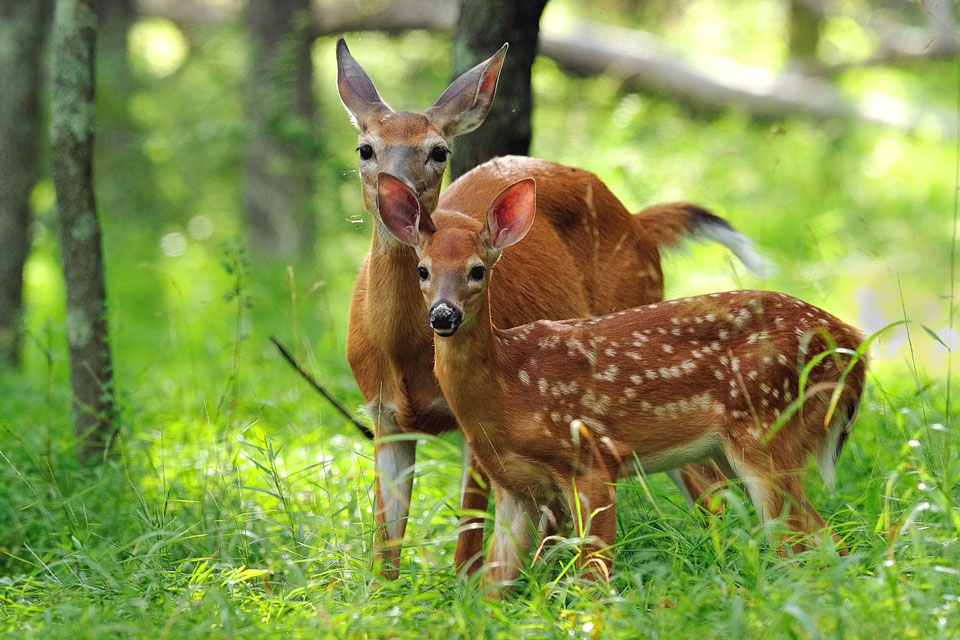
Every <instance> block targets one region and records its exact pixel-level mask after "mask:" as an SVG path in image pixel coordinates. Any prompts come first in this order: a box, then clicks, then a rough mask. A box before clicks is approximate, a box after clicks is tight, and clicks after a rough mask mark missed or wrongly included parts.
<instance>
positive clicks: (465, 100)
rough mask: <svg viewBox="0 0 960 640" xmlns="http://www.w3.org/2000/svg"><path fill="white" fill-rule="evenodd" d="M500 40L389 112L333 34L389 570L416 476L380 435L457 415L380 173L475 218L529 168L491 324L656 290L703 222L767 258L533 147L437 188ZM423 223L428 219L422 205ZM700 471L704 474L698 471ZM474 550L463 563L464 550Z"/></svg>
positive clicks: (477, 489)
mask: <svg viewBox="0 0 960 640" xmlns="http://www.w3.org/2000/svg"><path fill="white" fill-rule="evenodd" d="M506 51H507V45H504V46H503V48H501V49H500V50H499V51H498V52H497V53H495V54H494V55H493V56H492V57H491V58H490V59H488V60H486V61H484V62H482V63H480V64H479V65H477V66H476V67H474V68H473V69H470V70H469V71H467V72H466V73H465V74H463V75H462V76H460V77H459V78H457V79H456V80H455V81H454V82H453V83H452V84H451V85H450V86H449V87H448V88H447V89H446V91H444V92H443V94H442V95H441V96H440V97H439V98H438V99H437V101H436V102H435V103H434V104H433V105H432V106H430V107H429V108H428V109H427V110H426V111H424V112H423V113H408V112H396V111H394V110H393V109H391V108H390V107H389V106H388V105H387V104H386V103H385V102H384V101H383V99H382V98H381V97H380V94H379V93H378V92H377V89H376V87H374V85H373V82H372V81H371V80H370V78H369V76H368V75H367V74H366V72H365V71H364V70H363V69H362V68H361V67H360V65H359V64H358V63H357V62H356V60H354V58H353V57H352V56H351V55H350V52H349V50H348V48H347V45H346V43H345V42H344V40H343V39H342V38H341V39H340V40H339V41H338V42H337V88H338V90H339V93H340V98H341V100H342V101H343V104H344V106H345V107H346V109H347V112H348V113H349V114H350V118H351V120H352V121H353V123H354V125H355V126H356V127H357V128H358V129H359V131H360V138H359V144H358V147H357V150H358V152H359V156H360V179H361V183H362V187H363V203H364V206H365V208H366V209H367V211H369V212H370V213H371V214H372V215H373V217H374V220H375V224H374V225H373V238H372V241H371V245H370V251H369V253H368V254H367V256H366V258H365V259H364V262H363V265H362V266H361V268H360V273H359V275H358V277H357V284H356V287H355V289H354V292H353V299H352V303H351V309H350V323H349V329H348V335H347V359H348V361H349V363H350V367H351V369H352V371H353V375H354V378H355V379H356V381H357V385H358V386H359V387H360V391H361V393H362V394H363V397H364V399H365V400H366V403H367V411H368V413H369V415H370V417H371V419H372V420H373V422H374V425H375V432H376V436H377V442H376V444H375V445H374V460H375V462H374V464H375V467H376V483H377V507H376V514H375V519H376V524H377V541H378V542H377V544H378V556H379V557H380V559H381V560H382V566H383V569H382V573H383V575H385V576H387V577H395V576H396V575H397V562H398V559H399V556H400V544H401V542H402V540H403V535H404V531H405V529H406V522H407V515H408V513H409V507H410V494H411V490H412V482H413V476H412V467H413V464H414V459H415V453H416V443H415V441H413V440H402V441H398V440H390V439H381V438H382V437H384V436H390V435H394V434H399V433H427V434H436V433H440V432H442V431H447V430H451V429H456V428H457V424H456V421H455V420H454V417H453V415H452V414H451V412H450V410H449V408H448V407H447V404H446V402H445V400H444V398H443V395H442V394H441V392H440V387H439V386H438V385H437V381H436V379H435V378H434V375H433V343H432V335H431V333H430V330H429V327H427V326H425V325H424V324H423V323H422V322H421V321H420V319H421V316H422V312H423V309H422V301H421V300H420V295H419V289H418V285H417V278H416V271H415V267H416V264H417V257H416V253H415V252H414V250H413V249H412V248H411V247H408V246H406V245H404V244H403V243H400V242H397V241H396V240H395V239H394V238H393V236H392V235H391V234H390V233H389V232H387V230H386V228H385V227H384V225H383V221H382V220H381V219H380V217H379V214H378V207H377V175H378V173H379V172H382V171H386V172H389V173H392V174H394V175H396V176H397V177H398V178H400V179H401V180H402V181H403V182H405V183H406V184H407V185H408V186H409V187H410V188H411V189H412V190H413V192H414V193H415V196H416V198H417V200H418V201H419V202H420V204H421V206H422V207H423V209H424V211H426V212H430V211H433V210H434V209H435V208H437V206H438V203H439V206H441V207H443V206H448V207H449V206H451V204H452V203H456V206H455V208H456V209H457V210H458V211H460V212H462V214H463V215H466V216H469V217H473V218H475V219H477V220H482V219H483V216H484V215H485V213H486V205H487V204H488V203H489V202H491V201H492V200H493V198H494V197H495V196H496V195H497V194H498V193H500V191H501V190H503V189H504V188H505V187H507V186H508V185H510V184H511V183H513V182H515V181H517V180H519V179H521V178H526V177H533V178H535V179H536V180H537V182H538V184H540V185H541V192H542V196H541V198H540V199H539V201H538V203H537V206H538V216H537V220H538V222H537V224H536V225H534V229H533V231H532V232H531V233H532V234H533V237H534V238H535V239H536V240H535V241H534V242H529V243H527V246H526V250H525V251H524V252H522V253H519V252H518V253H510V252H508V253H507V254H506V255H505V256H504V264H503V267H502V268H501V270H500V277H499V278H498V279H497V283H496V284H495V285H494V287H493V290H492V295H493V307H492V308H493V314H494V318H495V320H496V322H497V324H498V326H503V327H511V326H515V325H517V324H522V323H525V322H530V321H533V320H536V319H540V318H555V319H559V318H567V317H576V316H585V315H595V314H603V313H608V312H610V311H616V310H619V309H624V308H628V307H633V306H636V305H640V304H645V303H649V302H654V301H657V300H661V299H662V298H663V274H662V272H661V269H660V254H659V249H660V247H663V246H667V245H670V244H673V243H676V242H679V241H680V240H682V239H683V238H686V237H690V236H693V235H701V236H705V237H707V238H711V239H714V240H717V241H719V242H721V243H722V244H724V245H725V246H727V247H729V248H730V249H731V250H732V251H733V252H734V253H735V254H736V255H737V256H738V257H739V258H740V259H741V260H742V261H743V262H744V263H745V264H746V265H747V266H748V267H752V268H754V269H757V268H758V267H760V266H762V264H763V261H762V259H761V258H760V257H759V256H757V255H756V253H754V251H753V249H752V246H751V243H750V241H749V240H748V239H747V238H745V237H744V236H742V235H740V234H739V233H737V232H736V231H734V230H733V229H732V228H731V227H730V225H729V224H727V223H726V222H725V221H723V220H722V219H720V218H718V217H716V216H714V215H713V214H711V213H709V212H707V211H705V210H704V209H702V208H700V207H697V206H694V205H691V204H685V203H674V204H665V205H657V206H655V207H651V208H649V209H646V210H644V211H641V212H640V213H639V214H636V215H631V214H630V212H629V211H627V210H626V208H624V206H623V204H621V203H620V201H619V200H618V199H617V198H616V197H615V196H614V195H613V194H612V193H611V192H610V190H609V189H608V188H607V187H606V185H605V184H604V183H603V182H602V181H601V180H600V179H598V178H597V176H595V175H594V174H592V173H590V172H588V171H583V170H581V169H575V168H571V167H565V166H562V165H558V164H554V163H551V162H545V161H542V160H536V159H533V158H526V157H517V156H507V157H503V158H497V159H494V160H492V161H490V162H487V163H485V164H483V165H480V166H479V167H476V168H475V169H473V170H472V171H470V172H468V173H467V174H465V175H463V176H462V177H460V178H459V179H458V180H456V181H455V182H454V183H453V184H451V185H450V187H449V188H448V189H447V190H446V191H445V192H444V194H443V195H442V196H441V195H439V192H440V183H441V179H442V177H443V172H444V169H445V167H446V163H447V156H448V154H449V153H450V147H451V146H452V143H453V139H454V138H455V137H456V136H458V135H462V134H464V133H467V132H469V131H472V130H474V129H475V128H476V127H478V126H480V124H481V123H482V122H483V120H484V118H485V117H486V114H487V112H488V110H489V108H490V105H491V104H492V102H493V99H494V94H495V92H496V87H497V79H498V77H499V73H500V67H501V65H502V63H503V58H504V56H505V55H506ZM422 224H424V225H429V218H427V217H424V218H423V222H422ZM469 461H470V452H469V448H468V447H467V445H466V443H464V474H463V486H462V508H463V511H464V513H465V514H466V515H465V516H464V517H463V519H462V522H461V528H460V535H459V538H458V541H457V550H456V554H455V557H454V562H455V565H456V566H457V567H458V569H459V568H461V567H463V566H465V565H467V569H468V570H472V569H474V568H475V567H477V566H479V562H471V560H472V559H475V560H477V561H479V554H480V551H481V546H482V545H481V543H482V534H483V530H482V528H483V521H482V520H480V519H476V518H472V517H471V516H470V515H469V514H470V513H471V512H474V513H475V512H476V511H478V510H479V511H482V510H485V509H486V505H487V497H488V492H487V490H486V489H485V488H484V484H485V483H482V482H480V481H479V480H478V478H477V477H476V476H475V475H474V474H472V473H469ZM672 477H673V478H674V481H675V482H677V483H678V486H680V487H681V489H682V490H684V491H685V494H686V496H687V498H688V500H689V499H690V497H691V496H693V497H696V496H699V495H701V493H702V492H703V490H704V488H705V487H706V486H709V484H710V483H711V482H713V481H715V480H718V479H719V477H718V475H717V474H716V473H713V472H712V471H711V469H710V468H709V467H704V468H695V469H694V470H693V472H687V473H686V474H685V476H684V478H683V481H680V480H679V479H678V478H679V477H678V476H677V475H676V474H674V475H673V476H672ZM698 478H700V479H698ZM468 563H469V564H468Z"/></svg>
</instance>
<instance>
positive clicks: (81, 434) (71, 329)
mask: <svg viewBox="0 0 960 640" xmlns="http://www.w3.org/2000/svg"><path fill="white" fill-rule="evenodd" d="M96 27H97V13H96V0H58V1H57V5H56V13H55V16H54V25H53V42H54V71H53V98H52V103H51V114H50V144H51V171H52V173H53V183H54V186H55V187H56V191H57V212H58V214H59V220H60V248H61V252H62V254H63V256H62V259H63V274H64V279H65V281H66V285H67V344H68V346H69V349H70V387H71V390H72V392H73V412H74V429H75V432H76V434H77V437H78V438H79V454H80V457H81V459H83V460H89V459H91V458H94V457H95V456H98V455H102V453H103V452H104V451H105V450H106V449H107V447H108V446H109V444H110V440H111V438H112V436H113V433H114V424H115V408H114V402H113V370H112V365H111V359H110V348H109V344H108V342H107V317H106V311H107V304H106V290H105V287H104V274H103V257H102V254H101V247H100V222H99V221H98V219H97V213H96V211H97V210H96V206H95V203H94V197H93V134H94V91H93V88H94V51H95V45H96V32H97V28H96Z"/></svg>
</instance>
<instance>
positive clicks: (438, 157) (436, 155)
mask: <svg viewBox="0 0 960 640" xmlns="http://www.w3.org/2000/svg"><path fill="white" fill-rule="evenodd" d="M449 154H450V149H447V148H446V147H445V146H443V145H437V146H435V147H434V148H433V151H431V152H430V159H431V160H433V161H434V162H446V161H447V155H449Z"/></svg>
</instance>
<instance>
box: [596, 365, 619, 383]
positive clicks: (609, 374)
mask: <svg viewBox="0 0 960 640" xmlns="http://www.w3.org/2000/svg"><path fill="white" fill-rule="evenodd" d="M619 371H620V369H619V368H618V367H617V365H615V364H611V365H610V366H609V367H607V368H606V369H605V370H604V371H603V373H595V374H593V377H594V378H596V379H597V380H605V381H607V382H613V381H614V380H616V379H617V373H618V372H619Z"/></svg>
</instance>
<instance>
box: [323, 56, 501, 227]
mask: <svg viewBox="0 0 960 640" xmlns="http://www.w3.org/2000/svg"><path fill="white" fill-rule="evenodd" d="M506 55H507V45H506V44H504V45H503V46H502V47H500V50H499V51H497V52H496V53H495V54H493V56H491V57H490V58H488V59H487V60H484V61H483V62H481V63H480V64H478V65H477V66H475V67H473V68H472V69H470V70H469V71H467V72H465V73H464V74H463V75H461V76H460V77H459V78H457V79H456V80H454V81H453V82H452V83H451V84H450V86H449V87H447V89H446V91H444V92H443V94H441V95H440V97H439V98H437V100H436V102H434V103H433V105H432V106H431V107H430V108H428V109H427V110H426V111H424V112H423V113H408V112H397V111H394V110H393V109H391V108H390V107H389V106H388V105H387V103H386V102H384V101H383V98H381V97H380V94H379V93H378V92H377V88H376V87H375V86H374V85H373V81H372V80H370V77H369V76H368V75H367V73H366V72H365V71H364V70H363V68H362V67H361V66H360V65H359V64H358V63H357V61H356V60H355V59H354V58H353V56H352V55H350V49H348V48H347V43H346V42H345V41H344V39H343V38H340V39H339V40H338V41H337V90H338V91H339V92H340V100H341V101H342V102H343V106H344V107H346V109H347V113H349V114H350V120H351V121H352V122H353V124H354V126H356V127H357V129H358V130H359V131H360V140H359V144H358V145H357V152H358V153H359V154H360V180H361V182H362V185H363V206H364V207H365V208H366V209H367V211H369V212H370V213H372V214H374V215H376V214H377V174H378V173H380V172H386V173H390V174H392V175H394V176H396V177H398V178H400V179H401V180H403V181H404V182H405V183H407V186H409V187H410V188H411V189H412V190H413V192H414V193H415V194H416V195H417V198H418V199H419V200H420V202H422V203H423V205H424V207H425V208H426V210H427V212H432V211H433V210H434V209H435V208H436V207H437V199H438V198H439V197H440V183H441V181H442V180H443V172H444V170H445V169H446V168H447V158H448V156H449V155H450V147H451V146H452V145H453V139H454V138H455V137H457V136H459V135H463V134H464V133H469V132H470V131H473V130H474V129H476V128H477V127H479V126H480V125H481V124H482V123H483V121H484V119H485V118H486V117H487V113H488V112H489V111H490V106H491V105H492V104H493V98H494V96H495V95H496V92H497V81H498V80H499V78H500V69H501V68H502V67H503V60H504V57H505V56H506Z"/></svg>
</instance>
